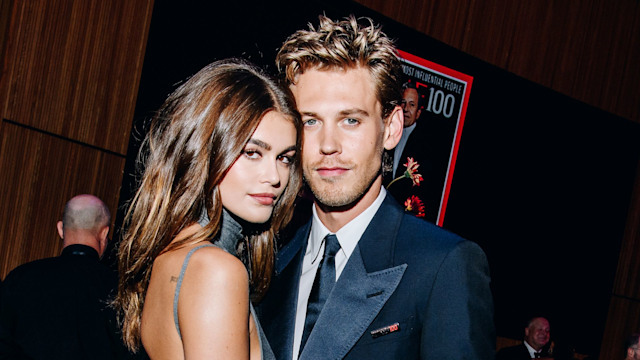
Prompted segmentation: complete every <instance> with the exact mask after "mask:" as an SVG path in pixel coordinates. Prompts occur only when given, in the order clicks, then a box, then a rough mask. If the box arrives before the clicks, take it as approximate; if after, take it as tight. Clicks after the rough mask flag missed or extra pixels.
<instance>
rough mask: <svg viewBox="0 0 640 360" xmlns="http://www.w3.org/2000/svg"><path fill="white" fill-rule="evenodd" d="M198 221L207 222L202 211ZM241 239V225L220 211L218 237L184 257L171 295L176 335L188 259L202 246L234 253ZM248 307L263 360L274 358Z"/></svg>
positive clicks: (201, 223) (205, 215)
mask: <svg viewBox="0 0 640 360" xmlns="http://www.w3.org/2000/svg"><path fill="white" fill-rule="evenodd" d="M198 223H199V224H200V225H202V226H204V225H206V224H207V223H209V219H208V218H207V213H206V212H204V211H203V215H202V216H201V217H200V220H199V221H198ZM241 239H242V226H241V225H240V224H238V223H237V222H236V221H235V220H234V219H233V217H232V216H231V215H230V214H229V213H228V212H227V211H226V210H223V211H222V229H221V230H220V237H219V238H217V239H216V240H214V243H213V244H203V245H200V246H197V247H195V248H193V249H191V251H189V253H188V254H187V256H186V257H185V259H184V262H183V263H182V268H181V269H180V275H179V276H178V283H177V284H176V290H175V294H174V296H173V321H174V323H175V324H176V330H177V331H178V335H179V336H180V338H181V339H182V334H181V333H180V324H179V323H178V298H179V297H180V288H181V286H182V280H183V279H184V274H185V272H186V270H187V265H189V259H190V258H191V255H193V253H194V252H196V251H197V250H198V249H202V248H203V247H211V246H215V247H219V248H221V249H222V250H224V251H226V252H228V253H230V254H232V255H236V248H237V245H238V241H240V240H241ZM249 309H250V311H251V316H253V320H254V322H255V324H256V329H257V330H258V338H259V339H260V352H261V354H262V359H263V360H275V359H276V357H275V355H274V354H273V351H272V350H271V346H269V342H268V341H267V337H266V335H265V334H264V331H263V330H262V327H261V326H260V322H259V321H258V316H256V313H255V310H254V309H253V304H251V303H249Z"/></svg>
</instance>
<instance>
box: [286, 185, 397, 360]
mask: <svg viewBox="0 0 640 360" xmlns="http://www.w3.org/2000/svg"><path fill="white" fill-rule="evenodd" d="M386 194H387V191H386V190H385V189H384V187H383V188H381V189H380V194H378V197H377V198H376V200H375V201H374V202H373V203H372V204H371V205H370V206H369V207H368V208H367V209H366V210H365V211H363V212H362V213H361V214H360V215H358V216H357V217H356V218H355V219H353V220H351V221H350V222H349V223H347V224H346V225H344V226H343V227H342V228H341V229H340V230H338V232H336V234H335V235H336V237H337V238H338V242H339V243H340V250H339V251H338V253H337V254H336V259H335V261H336V262H335V264H336V281H338V278H340V274H342V270H343V269H344V267H345V265H346V264H347V261H348V260H349V257H350V256H351V253H353V250H354V249H355V248H356V245H358V241H360V237H362V234H363V233H364V231H365V230H366V228H367V226H369V223H370V222H371V219H373V216H374V215H375V214H376V212H377V211H378V209H379V208H380V205H382V201H383V200H384V197H385V196H386ZM329 233H330V231H329V230H328V229H327V228H326V226H324V224H322V221H320V219H319V218H318V213H317V210H316V206H315V204H314V205H313V217H312V220H311V233H310V234H309V241H308V243H307V250H306V252H305V254H304V259H303V262H302V274H301V275H300V288H299V289H298V309H297V312H296V325H295V333H294V337H293V360H297V359H298V354H299V352H300V342H301V341H302V332H303V330H304V320H305V317H306V315H307V302H308V301H309V294H310V293H311V288H312V287H313V280H314V279H315V277H316V271H317V270H318V265H319V264H320V261H321V260H322V254H323V252H324V242H323V240H324V238H325V236H327V234H329Z"/></svg>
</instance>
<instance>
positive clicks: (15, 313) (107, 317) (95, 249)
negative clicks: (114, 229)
mask: <svg viewBox="0 0 640 360" xmlns="http://www.w3.org/2000/svg"><path fill="white" fill-rule="evenodd" d="M110 223H111V215H110V212H109V209H108V208H107V206H106V205H105V204H104V203H103V202H102V201H101V200H100V199H99V198H97V197H95V196H93V195H78V196H75V197H74V198H72V199H71V200H69V202H67V204H66V206H65V209H64V214H63V218H62V220H61V221H59V222H58V223H57V230H58V234H59V235H60V238H61V239H62V246H63V250H62V254H61V255H60V256H58V257H53V258H47V259H41V260H36V261H33V262H30V263H27V264H23V265H21V266H19V267H17V268H15V269H14V270H13V271H11V273H9V275H7V277H6V278H5V279H4V281H3V283H2V288H1V289H0V359H5V358H11V359H13V358H18V359H20V358H24V359H115V358H122V357H124V355H125V353H124V352H123V350H124V348H123V347H122V345H121V342H120V340H119V339H120V338H119V336H118V334H117V328H116V324H115V314H114V312H113V311H112V310H111V309H110V308H109V307H108V305H107V302H108V300H109V296H110V294H111V292H112V291H113V290H114V289H115V286H116V284H117V277H116V275H115V273H114V272H113V271H111V270H110V269H109V268H108V267H106V266H105V265H103V264H101V263H100V258H101V256H102V254H103V253H104V251H105V249H106V248H107V242H108V237H107V235H108V234H109V226H110ZM35 240H36V241H38V240H40V239H35Z"/></svg>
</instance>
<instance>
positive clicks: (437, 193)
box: [383, 82, 442, 223]
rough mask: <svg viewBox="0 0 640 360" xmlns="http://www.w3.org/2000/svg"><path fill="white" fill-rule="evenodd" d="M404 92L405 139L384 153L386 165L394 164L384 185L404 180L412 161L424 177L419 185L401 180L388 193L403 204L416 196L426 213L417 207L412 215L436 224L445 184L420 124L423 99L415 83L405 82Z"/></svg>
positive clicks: (408, 180) (403, 136)
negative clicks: (432, 157)
mask: <svg viewBox="0 0 640 360" xmlns="http://www.w3.org/2000/svg"><path fill="white" fill-rule="evenodd" d="M402 89H403V93H402V112H403V115H404V124H403V131H402V137H401V138H400V142H399V143H398V145H397V146H396V147H395V148H394V149H392V150H390V151H386V152H385V162H390V161H393V170H392V171H388V169H386V171H385V172H384V173H383V176H384V178H383V183H384V185H386V186H388V185H389V184H390V183H391V181H393V179H399V177H402V176H403V173H404V172H405V171H407V164H408V159H409V158H411V159H412V160H413V161H414V162H416V163H417V164H418V165H419V167H418V168H417V171H416V172H417V173H419V174H420V176H421V177H422V180H421V181H420V182H419V185H414V182H413V181H412V179H410V178H401V179H399V180H396V181H393V185H392V186H388V187H387V190H388V191H389V193H390V194H391V195H392V196H393V197H394V198H395V199H396V200H397V201H398V202H399V203H400V204H405V203H406V202H407V201H410V200H411V199H412V196H413V201H414V202H420V204H422V205H424V210H423V208H422V207H416V206H415V205H414V206H413V208H412V210H413V211H412V213H413V214H414V215H416V216H418V217H424V218H425V219H427V220H429V221H431V222H433V223H435V222H436V220H437V216H438V210H439V208H440V198H441V195H442V182H441V181H440V182H437V181H436V180H437V179H436V175H437V174H435V173H434V167H433V164H432V159H431V157H430V155H432V154H429V149H428V148H427V142H429V141H430V139H429V137H428V136H427V135H428V133H427V131H426V126H425V124H422V123H420V122H418V121H417V120H418V118H419V117H420V114H421V113H422V108H423V102H424V99H423V97H422V95H421V94H420V91H419V90H418V88H417V87H416V84H415V83H414V82H405V83H404V84H403V85H402Z"/></svg>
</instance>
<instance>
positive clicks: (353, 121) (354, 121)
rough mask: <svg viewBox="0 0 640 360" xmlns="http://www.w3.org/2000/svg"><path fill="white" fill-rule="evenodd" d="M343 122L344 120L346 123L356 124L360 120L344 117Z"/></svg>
mask: <svg viewBox="0 0 640 360" xmlns="http://www.w3.org/2000/svg"><path fill="white" fill-rule="evenodd" d="M344 122H345V123H346V124H347V125H358V124H359V123H360V121H358V119H354V118H347V119H344Z"/></svg>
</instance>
